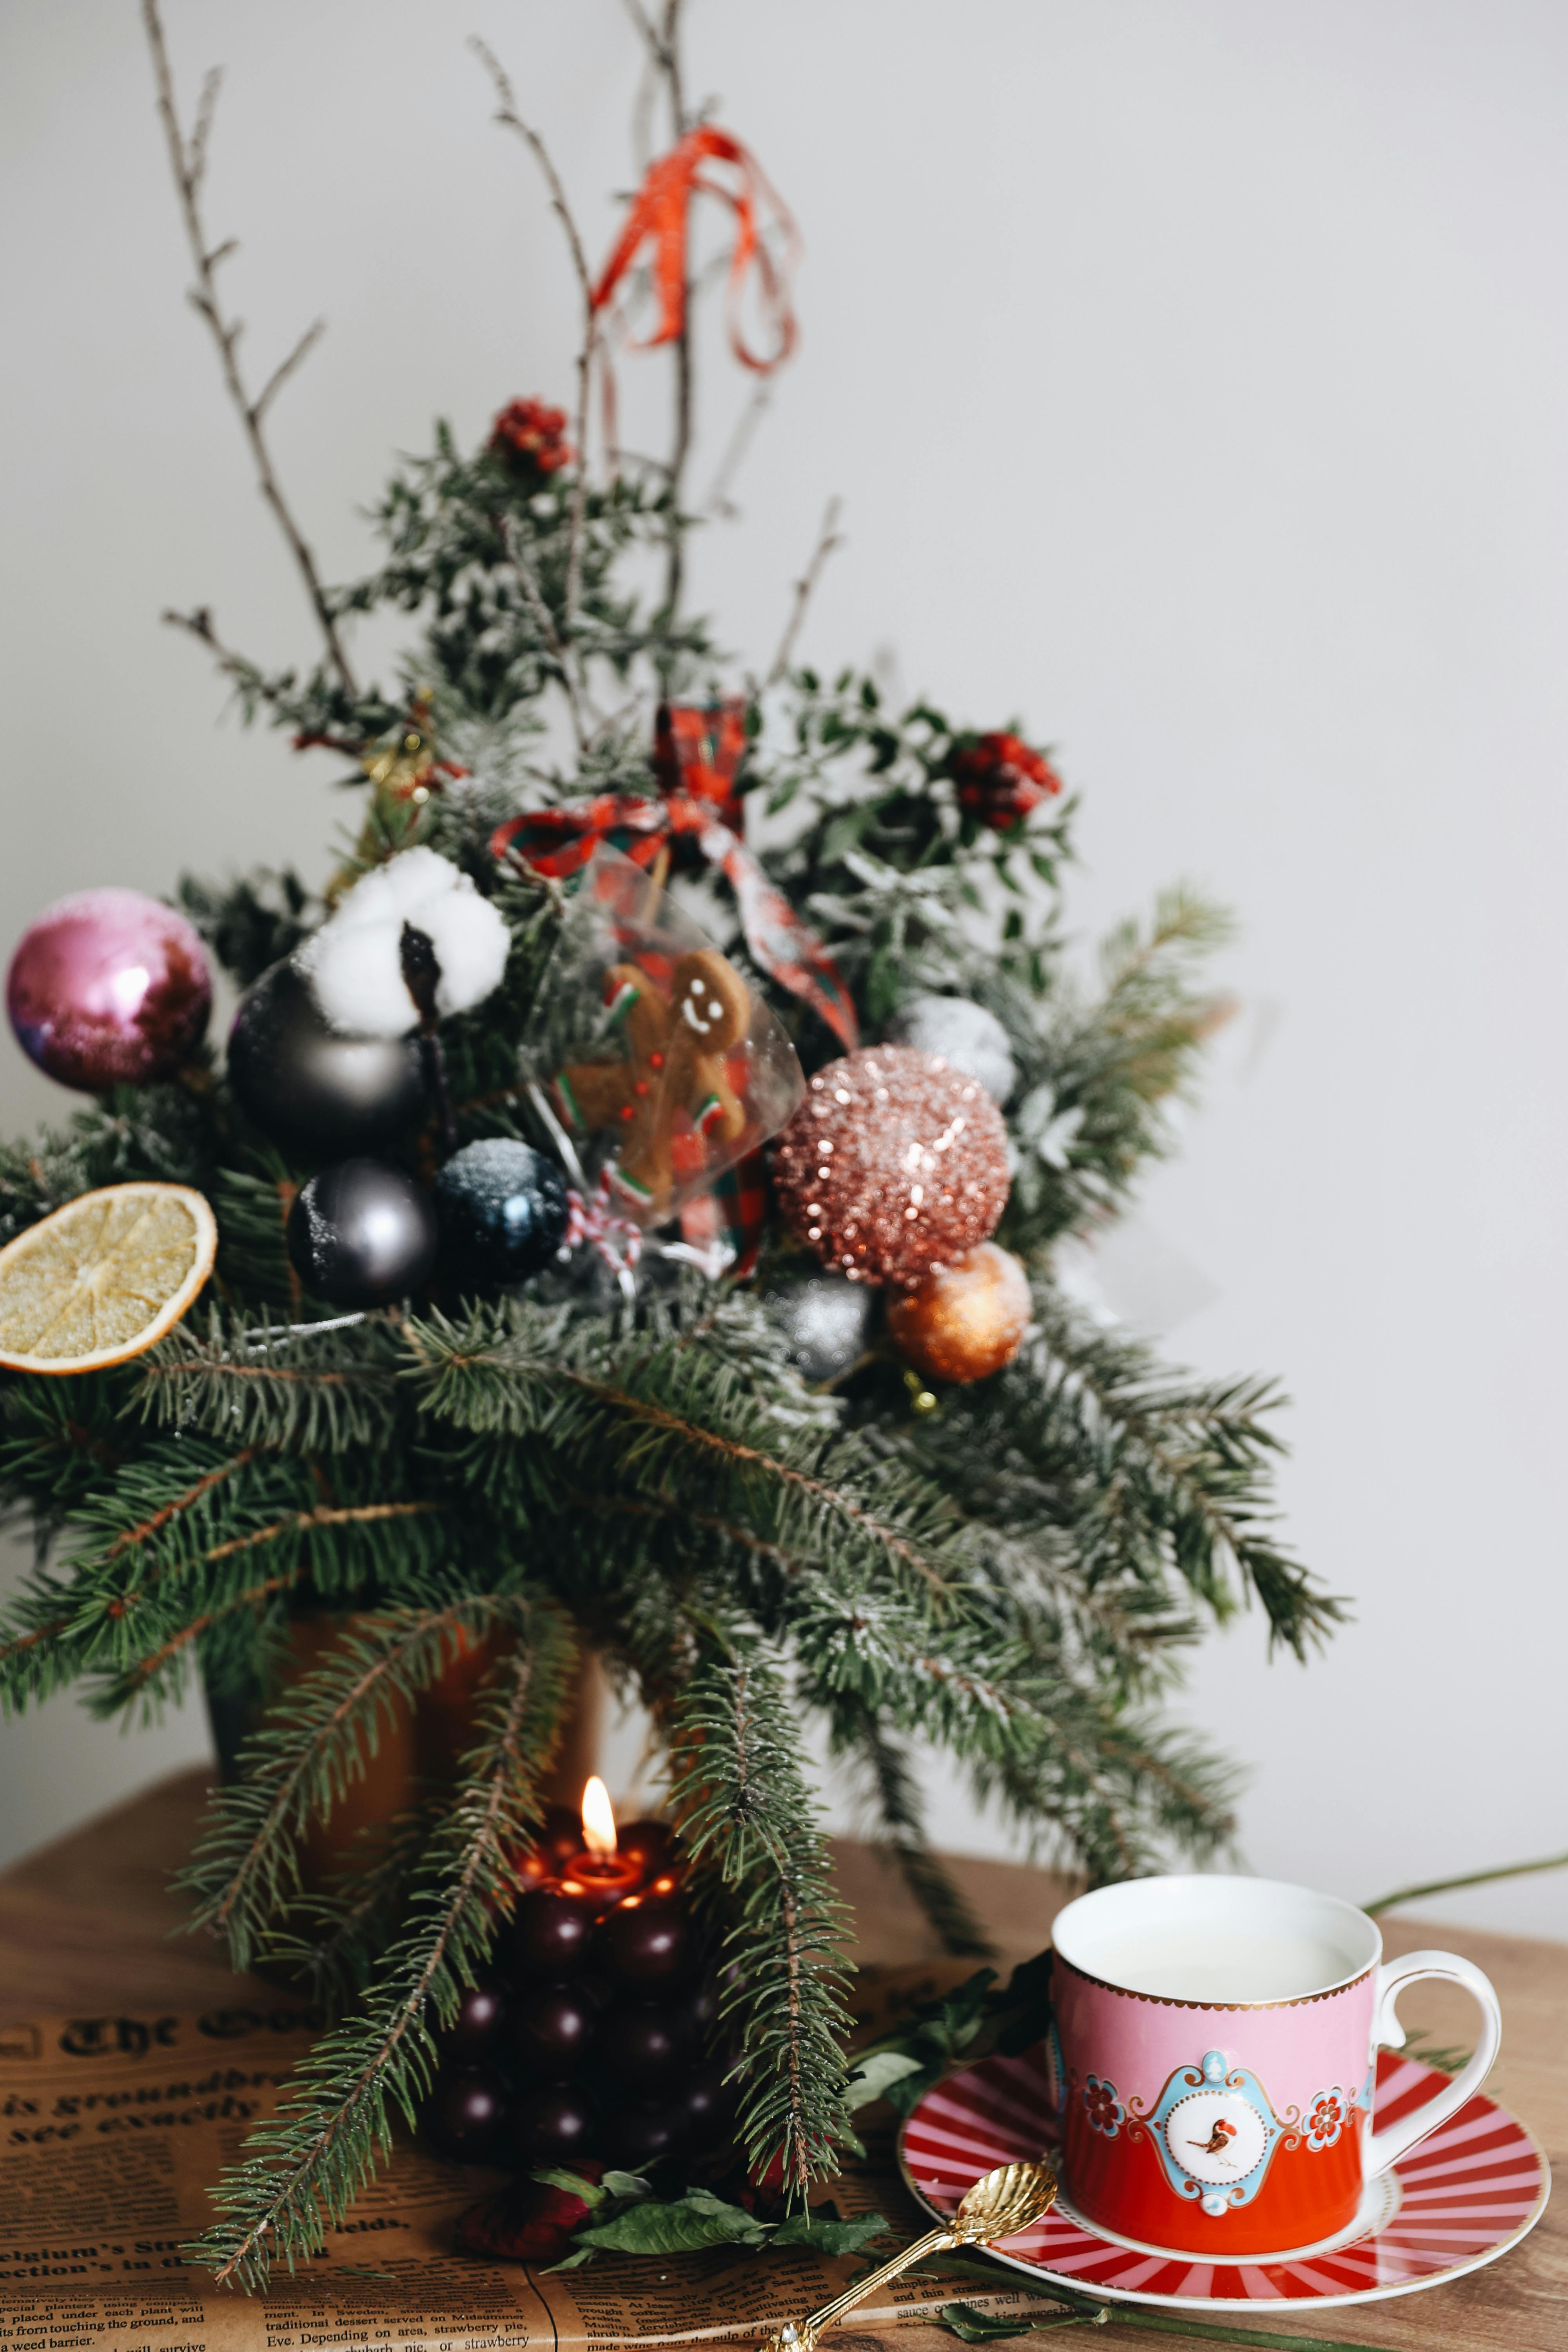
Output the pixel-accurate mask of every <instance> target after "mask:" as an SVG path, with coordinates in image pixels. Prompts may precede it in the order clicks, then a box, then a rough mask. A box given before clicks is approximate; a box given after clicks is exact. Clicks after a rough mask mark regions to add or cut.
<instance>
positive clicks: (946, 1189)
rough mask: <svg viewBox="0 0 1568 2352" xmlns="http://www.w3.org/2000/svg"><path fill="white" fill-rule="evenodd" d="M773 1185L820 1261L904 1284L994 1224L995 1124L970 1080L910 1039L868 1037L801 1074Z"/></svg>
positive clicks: (1001, 1148)
mask: <svg viewBox="0 0 1568 2352" xmlns="http://www.w3.org/2000/svg"><path fill="white" fill-rule="evenodd" d="M773 1182H774V1186H775V1189H776V1191H777V1193H778V1198H779V1205H780V1207H781V1208H782V1209H783V1211H784V1216H785V1217H786V1218H787V1220H788V1221H789V1223H790V1224H791V1225H792V1226H793V1228H794V1229H795V1232H796V1233H797V1234H799V1235H800V1237H801V1239H802V1241H805V1242H809V1243H810V1244H811V1246H812V1248H813V1249H814V1250H815V1251H816V1255H817V1256H818V1257H819V1258H820V1259H821V1260H822V1263H823V1264H824V1265H831V1266H836V1267H837V1269H838V1271H839V1273H841V1274H847V1276H848V1277H849V1279H850V1281H851V1282H888V1283H893V1284H895V1285H897V1286H898V1287H899V1288H900V1289H904V1290H913V1289H914V1288H915V1287H916V1286H917V1285H919V1284H920V1283H921V1282H923V1281H924V1279H925V1277H926V1276H927V1275H928V1274H930V1273H931V1272H932V1271H933V1270H935V1269H936V1268H938V1267H941V1266H945V1265H952V1262H953V1260H954V1259H955V1258H958V1257H962V1256H963V1253H964V1251H965V1250H970V1249H973V1247H974V1245H975V1244H976V1243H977V1242H983V1241H984V1239H985V1237H986V1235H987V1234H989V1233H991V1232H992V1230H993V1228H994V1225H995V1223H996V1220H997V1218H998V1217H999V1216H1000V1215H1001V1213H1002V1212H1003V1210H1004V1209H1005V1206H1006V1205H1007V1130H1006V1129H1005V1126H1004V1125H1003V1121H1002V1114H1001V1112H1000V1111H999V1110H998V1109H997V1108H996V1106H995V1104H994V1102H993V1101H992V1099H991V1097H990V1096H989V1095H988V1094H987V1093H986V1091H985V1089H984V1087H983V1086H982V1085H981V1084H980V1083H979V1081H978V1079H976V1078H972V1077H969V1076H966V1075H965V1073H964V1072H963V1071H962V1070H955V1069H952V1068H950V1066H948V1064H947V1063H946V1062H944V1061H942V1060H940V1059H939V1058H938V1057H937V1056H936V1055H932V1054H921V1053H917V1052H916V1050H915V1048H914V1047H913V1046H912V1045H868V1046H865V1047H863V1048H862V1049H861V1051H860V1052H859V1053H858V1054H849V1055H846V1056H845V1058H844V1059H843V1060H842V1061H840V1062H829V1063H828V1065H827V1066H826V1069H822V1070H818V1072H817V1074H816V1076H815V1077H814V1078H813V1079H812V1080H811V1082H810V1084H809V1086H808V1087H807V1088H806V1093H805V1101H804V1102H803V1103H802V1104H801V1106H800V1108H799V1109H798V1110H797V1111H796V1112H795V1115H794V1117H793V1118H791V1120H790V1122H789V1125H788V1126H787V1127H786V1128H785V1129H784V1132H783V1134H782V1135H781V1136H780V1137H779V1139H778V1143H777V1145H776V1147H775V1155H774V1161H773Z"/></svg>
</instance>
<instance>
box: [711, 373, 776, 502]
mask: <svg viewBox="0 0 1568 2352" xmlns="http://www.w3.org/2000/svg"><path fill="white" fill-rule="evenodd" d="M772 402H773V385H772V384H771V383H769V382H768V381H767V379H766V378H765V377H764V379H763V382H762V383H759V384H758V385H757V386H756V387H755V389H754V390H753V392H752V396H751V398H750V400H748V401H747V403H746V404H745V406H744V408H742V411H741V414H740V417H739V419H738V420H737V422H736V425H735V429H734V431H733V432H732V433H731V436H730V445H729V447H728V448H727V449H726V450H725V452H724V455H723V456H722V457H721V459H720V460H719V470H718V472H717V473H716V474H715V475H714V477H713V482H712V487H711V488H710V490H709V492H708V495H707V497H706V498H705V499H703V501H702V511H703V513H704V514H710V515H722V516H724V517H725V518H726V519H727V518H729V517H730V516H731V515H733V514H734V512H735V509H734V508H733V507H732V506H731V503H730V486H731V483H732V482H733V480H734V478H735V477H736V475H737V474H738V473H739V472H740V470H741V460H742V457H744V456H745V454H746V452H747V450H748V449H749V448H750V447H751V446H752V435H753V434H754V433H755V431H756V429H757V427H758V425H760V424H761V423H762V421H763V415H764V413H765V412H766V410H767V409H768V408H769V406H770V405H771V404H772Z"/></svg>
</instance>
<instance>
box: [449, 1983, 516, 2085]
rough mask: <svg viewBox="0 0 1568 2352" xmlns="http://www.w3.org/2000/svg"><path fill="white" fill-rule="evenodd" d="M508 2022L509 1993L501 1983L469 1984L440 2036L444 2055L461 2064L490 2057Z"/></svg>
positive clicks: (472, 2062) (452, 2061)
mask: <svg viewBox="0 0 1568 2352" xmlns="http://www.w3.org/2000/svg"><path fill="white" fill-rule="evenodd" d="M505 2023H506V1995H505V1994H504V1993H503V1992H502V1990H501V1989H500V1986H499V1985H493V1984H477V1985H468V1987H467V1988H466V1989H465V1990H464V1991H463V1993H462V1995H461V1997H460V1999H459V2000H458V2013H457V2015H456V2017H455V2018H454V2019H453V2020H452V2022H451V2024H450V2025H448V2026H447V2027H445V2028H444V2029H443V2030H442V2031H441V2032H439V2033H437V2037H436V2038H437V2042H439V2043H440V2045H441V2055H442V2056H443V2058H445V2059H447V2061H449V2062H450V2063H453V2064H456V2065H458V2066H471V2065H473V2064H474V2063H476V2061H477V2060H479V2059H481V2058H485V2057H488V2055H489V2053H490V2052H491V2051H492V2050H493V2049H494V2047H495V2045H496V2043H497V2042H498V2041H499V2040H500V2031H501V2028H502V2026H503V2025H504V2024H505Z"/></svg>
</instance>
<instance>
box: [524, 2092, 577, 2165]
mask: <svg viewBox="0 0 1568 2352" xmlns="http://www.w3.org/2000/svg"><path fill="white" fill-rule="evenodd" d="M594 2124H595V2116H594V2103H593V2101H592V2100H591V2099H590V2098H589V2097H588V2095H587V2093H586V2092H585V2091H582V2090H579V2089H578V2087H577V2086H576V2084H566V2085H565V2086H564V2087H563V2088H562V2089H560V2090H549V2091H530V2092H528V2093H526V2094H525V2095H524V2096H523V2097H522V2098H521V2099H519V2100H518V2101H517V2102H516V2103H515V2105H513V2107H512V2111H511V2116H510V2129H509V2131H508V2134H507V2137H508V2140H509V2143H510V2152H511V2155H512V2156H513V2158H515V2159H516V2161H517V2162H518V2163H519V2164H521V2165H533V2164H557V2163H559V2162H560V2160H561V2158H563V2157H567V2156H579V2155H581V2154H582V2153H583V2152H584V2150H585V2149H586V2148H589V2147H592V2146H593V2145H594V2142H595V2137H596V2135H595V2129H594Z"/></svg>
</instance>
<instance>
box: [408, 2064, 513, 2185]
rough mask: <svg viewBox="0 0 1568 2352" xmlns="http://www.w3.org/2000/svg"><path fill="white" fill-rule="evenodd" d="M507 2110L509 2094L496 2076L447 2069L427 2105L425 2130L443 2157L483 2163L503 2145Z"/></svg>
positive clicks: (469, 2069)
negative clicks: (501, 2140)
mask: <svg viewBox="0 0 1568 2352" xmlns="http://www.w3.org/2000/svg"><path fill="white" fill-rule="evenodd" d="M506 2111H507V2097H506V2091H505V2089H504V2087H503V2085H502V2084H500V2082H499V2081H498V2079H497V2078H496V2076H495V2075H494V2074H483V2073H481V2072H480V2070H479V2068H478V2067H468V2066H453V2067H446V2066H443V2067H442V2069H441V2071H440V2073H439V2074H437V2077H436V2087H435V2089H434V2090H433V2091H432V2092H431V2094H430V2096H429V2098H428V2100H427V2101H426V2106H425V2115H424V2124H425V2129H426V2134H427V2135H428V2137H429V2138H430V2140H431V2142H432V2144H433V2146H435V2147H437V2148H439V2150H440V2152H441V2154H442V2155H443V2156H449V2157H453V2158H456V2160H457V2161H458V2163H459V2164H483V2163H485V2162H486V2161H487V2160H488V2159H489V2158H490V2157H492V2156H493V2155H494V2154H495V2152H496V2150H497V2148H498V2147H500V2139H501V2133H502V2129H503V2127H504V2126H505V2123H506Z"/></svg>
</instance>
